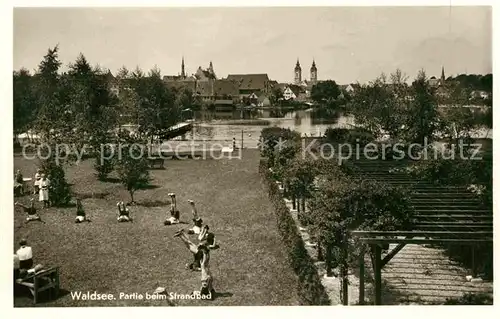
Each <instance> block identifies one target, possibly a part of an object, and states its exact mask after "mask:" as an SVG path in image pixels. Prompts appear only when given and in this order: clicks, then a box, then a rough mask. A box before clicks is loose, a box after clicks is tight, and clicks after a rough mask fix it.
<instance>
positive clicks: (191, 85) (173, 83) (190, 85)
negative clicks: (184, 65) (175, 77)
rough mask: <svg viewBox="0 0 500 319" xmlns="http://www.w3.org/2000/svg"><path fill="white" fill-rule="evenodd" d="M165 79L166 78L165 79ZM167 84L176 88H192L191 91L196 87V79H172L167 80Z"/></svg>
mask: <svg viewBox="0 0 500 319" xmlns="http://www.w3.org/2000/svg"><path fill="white" fill-rule="evenodd" d="M164 81H165V80H164ZM165 85H167V86H168V87H170V88H175V89H184V88H186V89H190V90H191V91H193V92H194V91H195V89H196V81H192V80H191V81H190V80H184V81H172V80H166V81H165Z"/></svg>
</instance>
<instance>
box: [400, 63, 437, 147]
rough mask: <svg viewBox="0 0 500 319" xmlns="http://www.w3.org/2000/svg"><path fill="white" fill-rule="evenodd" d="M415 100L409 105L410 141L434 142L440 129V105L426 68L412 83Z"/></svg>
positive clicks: (408, 125) (422, 143) (408, 124)
mask: <svg viewBox="0 0 500 319" xmlns="http://www.w3.org/2000/svg"><path fill="white" fill-rule="evenodd" d="M412 91H413V101H412V103H410V105H409V114H408V118H407V123H406V125H407V127H408V134H409V140H410V142H414V143H421V145H424V144H425V143H424V141H425V140H426V139H427V141H428V142H429V143H430V142H432V140H433V138H434V136H435V133H437V131H438V129H439V125H440V124H439V114H438V105H437V100H436V96H435V93H434V91H433V89H432V88H431V87H430V85H429V82H428V80H427V76H426V74H425V71H424V70H421V71H420V72H419V73H418V75H417V78H416V79H415V81H414V82H413V83H412Z"/></svg>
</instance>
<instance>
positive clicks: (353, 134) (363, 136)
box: [325, 128, 375, 146]
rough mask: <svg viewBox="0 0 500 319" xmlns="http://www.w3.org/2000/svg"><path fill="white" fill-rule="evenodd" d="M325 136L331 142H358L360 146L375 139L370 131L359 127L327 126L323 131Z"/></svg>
mask: <svg viewBox="0 0 500 319" xmlns="http://www.w3.org/2000/svg"><path fill="white" fill-rule="evenodd" d="M325 137H326V139H327V141H328V142H331V143H347V144H351V145H355V144H359V145H360V146H365V145H367V144H368V143H372V142H373V141H375V136H374V135H373V134H372V133H370V132H369V131H367V130H363V129H361V128H353V129H345V128H328V129H327V130H326V131H325Z"/></svg>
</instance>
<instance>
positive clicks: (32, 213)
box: [14, 198, 45, 223]
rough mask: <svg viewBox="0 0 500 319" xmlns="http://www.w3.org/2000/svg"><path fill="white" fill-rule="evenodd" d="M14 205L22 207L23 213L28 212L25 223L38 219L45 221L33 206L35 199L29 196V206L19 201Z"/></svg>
mask: <svg viewBox="0 0 500 319" xmlns="http://www.w3.org/2000/svg"><path fill="white" fill-rule="evenodd" d="M14 205H16V206H19V207H22V209H23V210H24V212H25V213H27V214H28V217H26V221H25V223H28V222H32V221H39V222H42V223H45V222H44V221H43V220H42V218H40V215H38V214H37V212H36V208H35V199H34V198H31V199H30V206H25V205H23V204H21V203H19V202H15V203H14Z"/></svg>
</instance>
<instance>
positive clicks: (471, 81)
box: [446, 73, 493, 93]
mask: <svg viewBox="0 0 500 319" xmlns="http://www.w3.org/2000/svg"><path fill="white" fill-rule="evenodd" d="M446 82H458V83H459V84H460V86H461V87H462V88H467V89H470V90H478V91H486V92H488V93H491V92H493V74H491V73H488V74H486V75H481V74H459V75H457V76H455V77H453V76H450V77H448V78H447V79H446Z"/></svg>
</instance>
